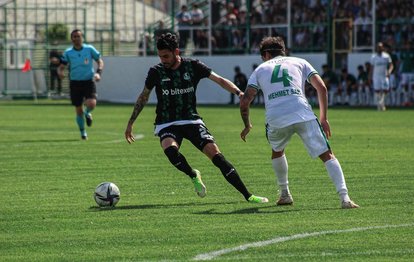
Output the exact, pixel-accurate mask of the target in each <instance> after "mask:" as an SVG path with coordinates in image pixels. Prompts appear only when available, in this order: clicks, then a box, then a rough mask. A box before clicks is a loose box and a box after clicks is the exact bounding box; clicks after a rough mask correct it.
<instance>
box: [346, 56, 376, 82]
mask: <svg viewBox="0 0 414 262" xmlns="http://www.w3.org/2000/svg"><path fill="white" fill-rule="evenodd" d="M372 55H373V53H352V54H349V55H348V72H349V73H351V74H353V75H354V76H355V77H357V76H358V69H357V68H358V66H359V65H362V66H364V67H365V63H366V62H371V56H372Z"/></svg>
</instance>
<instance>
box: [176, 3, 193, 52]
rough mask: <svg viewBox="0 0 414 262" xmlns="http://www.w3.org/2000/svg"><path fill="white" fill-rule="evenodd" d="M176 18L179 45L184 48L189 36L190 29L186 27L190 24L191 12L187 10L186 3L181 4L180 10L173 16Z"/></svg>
mask: <svg viewBox="0 0 414 262" xmlns="http://www.w3.org/2000/svg"><path fill="white" fill-rule="evenodd" d="M175 18H176V19H177V20H178V34H179V35H180V47H181V48H183V49H185V48H186V46H187V42H188V38H189V37H190V30H189V29H188V28H187V27H189V26H190V25H191V13H190V12H189V11H188V7H187V6H186V5H182V6H181V11H180V12H179V13H178V14H177V15H176V16H175Z"/></svg>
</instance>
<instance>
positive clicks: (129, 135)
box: [125, 86, 152, 144]
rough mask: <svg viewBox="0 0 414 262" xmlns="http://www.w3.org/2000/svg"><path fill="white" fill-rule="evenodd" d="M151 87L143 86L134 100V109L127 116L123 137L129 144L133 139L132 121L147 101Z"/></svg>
mask: <svg viewBox="0 0 414 262" xmlns="http://www.w3.org/2000/svg"><path fill="white" fill-rule="evenodd" d="M151 90H152V89H148V88H147V87H146V86H144V90H142V92H141V94H140V95H139V96H138V98H137V101H136V102H135V106H134V110H133V111H132V114H131V117H130V118H129V121H128V125H127V127H126V130H125V139H126V140H127V142H128V143H129V144H131V143H132V142H134V141H135V138H134V135H133V134H132V129H133V126H134V122H135V120H136V119H137V117H138V115H139V114H140V113H141V111H142V109H144V106H145V105H146V104H147V103H148V99H149V96H150V94H151Z"/></svg>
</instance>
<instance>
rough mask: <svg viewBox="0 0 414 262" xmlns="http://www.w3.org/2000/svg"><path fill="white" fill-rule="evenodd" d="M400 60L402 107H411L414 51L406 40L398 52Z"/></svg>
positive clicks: (413, 82) (413, 84) (413, 80)
mask: <svg viewBox="0 0 414 262" xmlns="http://www.w3.org/2000/svg"><path fill="white" fill-rule="evenodd" d="M400 59H401V68H400V70H401V82H400V84H401V90H402V92H403V105H404V106H412V105H413V101H411V99H412V96H413V92H414V91H413V88H414V49H413V47H412V46H411V43H410V41H409V40H408V39H405V41H404V47H403V49H402V50H401V52H400Z"/></svg>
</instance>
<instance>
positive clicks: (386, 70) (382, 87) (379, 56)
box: [369, 42, 394, 111]
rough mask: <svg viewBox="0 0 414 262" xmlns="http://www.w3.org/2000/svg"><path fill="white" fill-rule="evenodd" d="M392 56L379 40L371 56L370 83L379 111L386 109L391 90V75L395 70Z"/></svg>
mask: <svg viewBox="0 0 414 262" xmlns="http://www.w3.org/2000/svg"><path fill="white" fill-rule="evenodd" d="M393 69H394V66H393V65H392V60H391V57H390V55H389V54H388V53H386V52H385V51H384V45H383V43H382V42H378V44H377V50H376V53H375V54H373V55H372V57H371V70H370V72H369V79H370V83H371V84H372V88H373V89H374V100H375V102H376V104H377V109H378V110H379V111H385V109H386V108H385V97H386V95H387V93H388V91H389V90H390V80H389V77H390V75H391V72H392V71H393Z"/></svg>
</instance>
